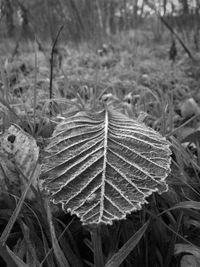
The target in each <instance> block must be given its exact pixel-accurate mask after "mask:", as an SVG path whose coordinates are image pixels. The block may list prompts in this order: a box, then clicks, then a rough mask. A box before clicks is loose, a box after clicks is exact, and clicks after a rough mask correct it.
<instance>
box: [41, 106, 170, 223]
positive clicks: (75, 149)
mask: <svg viewBox="0 0 200 267" xmlns="http://www.w3.org/2000/svg"><path fill="white" fill-rule="evenodd" d="M46 153H47V155H46V156H45V157H44V158H45V159H44V174H43V180H44V181H43V187H44V188H45V189H46V190H48V192H49V193H50V195H51V199H52V200H53V202H54V203H62V207H63V209H64V210H65V211H69V212H71V214H76V215H77V216H78V217H80V218H81V221H82V222H83V223H84V224H89V223H96V224H98V223H101V222H102V223H106V224H111V223H112V221H113V220H115V219H122V218H125V216H126V214H128V213H130V212H132V211H136V210H138V209H140V208H141V205H142V204H144V203H145V202H146V200H145V198H146V197H148V196H149V195H151V194H152V192H155V191H158V192H159V193H162V192H164V191H167V189H168V187H167V184H166V181H165V178H166V176H167V174H168V173H169V170H170V153H171V152H170V149H169V143H168V141H166V139H165V138H164V137H162V136H161V135H160V134H158V133H157V132H155V131H154V130H152V129H151V128H147V127H146V126H145V125H144V124H140V123H139V122H137V121H136V120H131V119H130V118H128V117H126V116H125V115H122V114H120V113H118V112H116V111H114V110H103V111H99V112H96V113H89V112H87V113H86V112H79V113H77V114H76V115H74V116H72V117H70V118H68V119H65V120H64V121H63V122H62V123H60V124H59V125H58V126H57V128H56V129H55V131H54V134H53V137H52V138H51V140H50V143H49V145H48V146H47V148H46Z"/></svg>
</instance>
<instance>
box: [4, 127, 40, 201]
mask: <svg viewBox="0 0 200 267" xmlns="http://www.w3.org/2000/svg"><path fill="white" fill-rule="evenodd" d="M38 157H39V148H38V146H37V144H36V141H35V139H34V138H33V137H32V136H30V135H29V134H27V133H25V132H24V131H23V130H22V129H21V128H20V127H18V126H15V125H12V126H10V127H9V128H8V129H7V130H6V132H5V133H4V134H3V135H2V136H0V160H1V166H0V180H1V182H2V183H3V182H4V179H7V183H9V185H10V187H11V188H12V191H13V192H14V193H17V191H18V192H19V193H21V192H22V191H23V190H24V188H25V187H26V186H27V183H28V178H30V176H31V174H32V172H33V170H34V168H35V165H36V163H37V160H38ZM36 184H37V181H34V184H33V185H34V186H36ZM27 197H28V198H29V199H31V198H32V197H33V194H32V192H31V191H30V192H28V194H27Z"/></svg>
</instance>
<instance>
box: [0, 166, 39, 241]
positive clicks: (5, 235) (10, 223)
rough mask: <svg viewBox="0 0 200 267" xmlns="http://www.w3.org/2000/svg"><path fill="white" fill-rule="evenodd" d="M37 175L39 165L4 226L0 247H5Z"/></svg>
mask: <svg viewBox="0 0 200 267" xmlns="http://www.w3.org/2000/svg"><path fill="white" fill-rule="evenodd" d="M39 174H40V165H39V164H36V166H35V168H34V170H33V172H32V174H31V176H30V178H29V179H28V180H29V182H28V184H27V186H26V189H25V190H24V192H23V194H22V196H21V198H20V200H19V202H18V204H17V206H16V208H15V210H14V212H13V214H12V216H11V218H10V220H9V221H8V223H7V225H6V228H5V229H4V231H3V233H2V235H1V237H0V245H1V246H4V245H5V242H6V240H7V238H8V236H9V234H10V232H11V230H12V227H13V225H14V223H15V221H16V219H17V217H18V215H19V213H20V210H21V208H22V205H23V203H24V200H25V198H26V195H27V192H28V190H29V188H30V186H31V184H32V182H33V181H34V180H36V178H37V177H38V176H39Z"/></svg>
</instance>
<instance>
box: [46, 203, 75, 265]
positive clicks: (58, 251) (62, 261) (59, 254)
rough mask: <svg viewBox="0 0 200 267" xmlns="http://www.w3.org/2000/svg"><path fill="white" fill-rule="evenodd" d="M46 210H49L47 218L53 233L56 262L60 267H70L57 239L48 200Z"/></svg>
mask: <svg viewBox="0 0 200 267" xmlns="http://www.w3.org/2000/svg"><path fill="white" fill-rule="evenodd" d="M46 208H47V217H48V222H49V228H50V232H51V240H52V246H53V250H54V255H55V257H56V260H57V262H58V264H59V266H60V267H70V265H69V263H68V260H67V259H66V257H65V255H64V253H63V251H62V250H61V248H60V245H59V243H58V239H57V237H56V233H55V229H54V225H53V221H52V214H51V209H50V207H49V203H48V200H46Z"/></svg>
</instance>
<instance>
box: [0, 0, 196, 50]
mask: <svg viewBox="0 0 200 267" xmlns="http://www.w3.org/2000/svg"><path fill="white" fill-rule="evenodd" d="M199 9H200V1H199V0H154V1H152V0H151V1H149V0H58V1H54V0H1V1H0V38H1V42H4V41H5V39H9V40H13V41H14V43H15V45H18V43H19V42H29V41H33V40H34V39H35V36H36V38H37V40H38V43H39V44H40V42H41V45H42V43H43V42H49V41H51V42H53V40H54V38H55V35H56V34H57V31H58V29H59V27H60V26H61V25H64V30H63V32H62V34H61V40H62V41H63V42H64V43H67V42H74V43H80V42H82V41H95V42H96V43H98V44H99V43H100V42H102V41H103V40H104V39H105V38H106V37H108V36H109V35H111V34H115V35H117V34H119V33H120V32H123V31H128V30H130V29H134V30H137V29H143V30H146V31H147V33H146V34H148V31H151V33H153V34H154V38H155V39H156V40H161V39H162V38H163V36H164V35H163V27H165V26H163V25H162V22H161V20H160V19H159V16H161V17H162V18H164V19H165V20H166V22H167V23H169V24H170V25H171V27H172V28H174V29H176V30H177V31H178V32H179V33H180V34H181V37H182V39H183V40H184V42H189V41H190V42H191V41H193V43H194V46H195V48H196V49H198V48H199V47H198V46H199V27H200V19H199Z"/></svg>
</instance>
